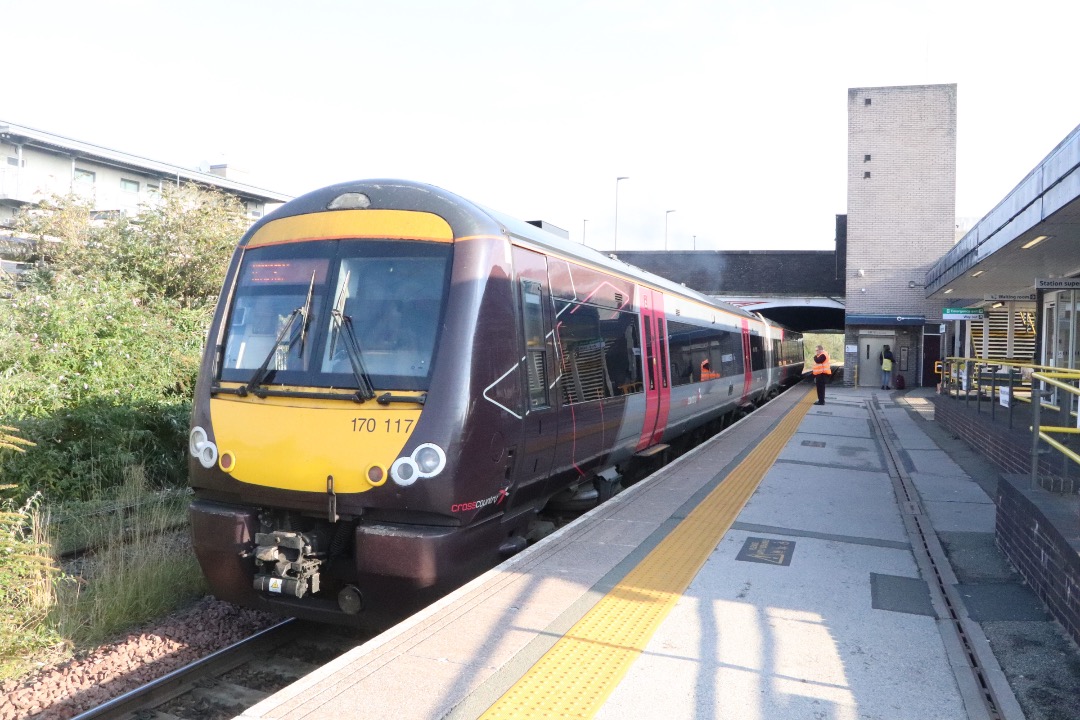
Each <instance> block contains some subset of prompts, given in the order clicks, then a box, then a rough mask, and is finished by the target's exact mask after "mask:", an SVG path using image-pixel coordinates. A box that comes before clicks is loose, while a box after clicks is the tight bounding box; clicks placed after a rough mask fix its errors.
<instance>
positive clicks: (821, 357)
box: [814, 345, 832, 405]
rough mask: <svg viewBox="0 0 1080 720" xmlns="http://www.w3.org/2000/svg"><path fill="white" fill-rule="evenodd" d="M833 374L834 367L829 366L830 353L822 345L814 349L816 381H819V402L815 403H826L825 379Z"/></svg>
mask: <svg viewBox="0 0 1080 720" xmlns="http://www.w3.org/2000/svg"><path fill="white" fill-rule="evenodd" d="M829 375H832V367H830V366H829V353H827V352H825V348H824V347H822V346H821V345H818V346H817V350H815V351H814V382H815V383H817V402H816V403H814V404H815V405H824V404H825V379H826V378H827V377H828V376H829Z"/></svg>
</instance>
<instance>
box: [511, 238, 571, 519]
mask: <svg viewBox="0 0 1080 720" xmlns="http://www.w3.org/2000/svg"><path fill="white" fill-rule="evenodd" d="M513 252H514V274H515V285H516V288H515V290H516V293H517V297H518V303H519V308H520V310H519V315H520V321H519V322H520V327H521V328H522V330H523V348H522V365H523V370H524V372H523V373H522V376H523V382H524V384H525V398H526V401H525V408H524V414H523V416H522V422H521V426H522V434H521V443H520V445H519V447H518V451H517V452H518V457H517V458H516V459H515V460H514V462H513V463H512V466H513V467H512V469H511V470H510V472H511V474H512V476H511V477H510V478H508V480H510V482H511V490H510V497H509V498H508V503H509V507H515V506H517V505H522V504H526V503H528V502H531V501H533V500H535V499H537V498H539V497H541V496H542V495H543V493H544V485H545V480H546V478H547V476H548V475H549V474H550V472H551V462H552V456H553V455H554V452H555V441H556V438H557V437H558V429H559V428H558V425H559V423H558V408H559V402H558V399H557V398H556V397H555V393H554V391H553V389H552V385H553V383H554V378H555V368H556V360H555V341H554V336H553V333H552V330H551V328H552V305H551V288H550V287H549V284H548V270H547V258H546V257H545V256H544V255H541V254H540V253H537V252H533V251H531V250H525V249H523V248H518V247H515V248H514V250H513Z"/></svg>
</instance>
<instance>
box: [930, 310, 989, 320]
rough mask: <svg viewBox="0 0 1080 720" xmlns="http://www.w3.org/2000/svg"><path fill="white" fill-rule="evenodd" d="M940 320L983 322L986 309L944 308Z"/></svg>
mask: <svg viewBox="0 0 1080 720" xmlns="http://www.w3.org/2000/svg"><path fill="white" fill-rule="evenodd" d="M941 319H942V320H985V319H986V308H966V307H965V308H949V307H947V308H944V309H943V310H942V311H941Z"/></svg>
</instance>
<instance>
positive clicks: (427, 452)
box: [412, 443, 446, 478]
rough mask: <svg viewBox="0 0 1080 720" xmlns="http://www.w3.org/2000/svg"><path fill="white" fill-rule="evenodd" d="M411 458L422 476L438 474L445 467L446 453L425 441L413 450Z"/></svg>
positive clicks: (427, 476)
mask: <svg viewBox="0 0 1080 720" xmlns="http://www.w3.org/2000/svg"><path fill="white" fill-rule="evenodd" d="M412 459H413V462H415V463H416V467H417V469H418V470H419V471H420V477H422V478H429V477H433V476H435V475H438V474H439V473H440V472H442V469H443V468H444V467H446V453H444V452H443V449H442V448H441V447H439V446H438V445H433V444H432V443H425V444H423V445H421V446H420V447H418V448H416V449H415V450H413V454H412Z"/></svg>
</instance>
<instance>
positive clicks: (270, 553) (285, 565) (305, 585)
mask: <svg viewBox="0 0 1080 720" xmlns="http://www.w3.org/2000/svg"><path fill="white" fill-rule="evenodd" d="M255 544H256V547H255V567H256V573H255V580H254V585H255V589H256V590H258V591H260V592H270V593H275V594H279V595H292V596H294V597H298V598H302V597H304V596H305V595H307V594H308V593H309V592H310V593H311V594H315V593H317V592H319V567H320V566H321V564H322V561H321V560H319V558H318V557H317V556H316V554H315V548H314V543H313V542H312V541H310V540H309V539H308V537H307V536H306V535H304V534H303V533H298V532H291V531H287V530H275V531H274V532H270V533H257V534H256V535H255Z"/></svg>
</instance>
